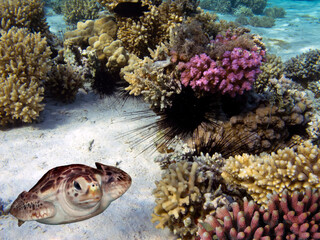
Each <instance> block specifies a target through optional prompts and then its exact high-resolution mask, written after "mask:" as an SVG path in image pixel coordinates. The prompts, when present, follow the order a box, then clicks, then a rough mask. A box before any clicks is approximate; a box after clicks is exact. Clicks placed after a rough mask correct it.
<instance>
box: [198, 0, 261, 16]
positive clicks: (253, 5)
mask: <svg viewBox="0 0 320 240" xmlns="http://www.w3.org/2000/svg"><path fill="white" fill-rule="evenodd" d="M266 6H267V0H217V1H208V0H203V1H200V7H202V8H204V9H208V10H214V11H217V12H221V13H232V12H235V11H237V10H238V9H239V8H241V7H246V8H249V9H250V10H251V11H252V12H253V13H254V14H262V13H263V10H264V9H265V7H266Z"/></svg>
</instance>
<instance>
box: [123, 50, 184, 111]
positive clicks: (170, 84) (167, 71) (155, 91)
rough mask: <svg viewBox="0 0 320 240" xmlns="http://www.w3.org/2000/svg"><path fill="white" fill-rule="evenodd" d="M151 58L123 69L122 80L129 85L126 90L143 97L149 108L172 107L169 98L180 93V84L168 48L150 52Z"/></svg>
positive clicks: (138, 61) (161, 108)
mask: <svg viewBox="0 0 320 240" xmlns="http://www.w3.org/2000/svg"><path fill="white" fill-rule="evenodd" d="M150 54H151V57H152V58H149V57H145V58H144V60H137V61H135V62H133V63H132V65H129V66H128V67H125V68H123V70H122V74H123V75H124V79H125V80H126V81H127V82H128V83H129V84H130V85H129V87H127V88H126V90H127V91H130V94H134V95H135V96H138V95H141V94H142V95H143V96H144V98H145V101H146V102H149V103H150V104H151V107H152V108H154V109H158V110H163V109H166V108H167V107H169V106H171V105H172V98H171V96H172V95H174V94H179V93H180V92H181V84H180V83H179V81H178V80H177V77H176V76H175V75H176V74H177V73H176V71H175V70H174V66H172V64H171V62H170V57H169V55H168V54H169V50H168V48H167V47H166V46H165V45H164V44H162V45H161V46H158V47H157V49H156V50H155V51H151V50H150Z"/></svg>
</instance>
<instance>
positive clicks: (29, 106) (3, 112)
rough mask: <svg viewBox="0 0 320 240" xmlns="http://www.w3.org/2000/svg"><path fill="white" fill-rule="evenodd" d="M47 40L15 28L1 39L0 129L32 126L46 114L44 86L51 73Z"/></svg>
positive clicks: (3, 33)
mask: <svg viewBox="0 0 320 240" xmlns="http://www.w3.org/2000/svg"><path fill="white" fill-rule="evenodd" d="M50 54H51V51H50V49H49V47H47V42H46V39H45V38H41V35H40V33H30V32H29V31H28V29H26V28H21V29H18V28H16V27H12V28H11V29H10V30H9V31H8V32H2V35H1V37H0V125H6V124H8V123H14V122H20V121H21V122H28V123H29V122H32V121H33V120H35V119H36V118H37V117H38V116H39V113H40V112H41V111H42V110H43V107H44V105H43V104H42V103H41V102H42V99H43V93H44V89H43V87H42V86H41V85H42V82H43V81H45V80H46V79H47V73H48V72H49V71H50V68H51V64H50Z"/></svg>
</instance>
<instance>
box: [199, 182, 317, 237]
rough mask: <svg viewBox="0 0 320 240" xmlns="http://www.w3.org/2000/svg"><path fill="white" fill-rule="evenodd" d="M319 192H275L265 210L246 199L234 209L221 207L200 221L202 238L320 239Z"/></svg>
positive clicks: (233, 207) (233, 206) (235, 204)
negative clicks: (280, 193)
mask: <svg viewBox="0 0 320 240" xmlns="http://www.w3.org/2000/svg"><path fill="white" fill-rule="evenodd" d="M319 194H320V191H319V189H313V190H311V189H310V188H307V189H306V192H305V193H302V192H298V191H295V192H294V193H293V194H292V196H291V195H290V194H288V192H284V193H283V195H282V198H280V197H279V195H277V194H275V195H273V196H272V197H271V198H270V200H269V203H268V207H267V208H266V209H264V208H262V207H259V206H258V204H256V203H255V202H254V201H248V200H247V199H246V198H245V199H244V203H243V206H240V205H239V204H238V203H233V204H232V211H230V210H228V209H226V208H225V207H222V208H218V209H217V211H216V213H215V214H214V215H208V216H207V217H206V220H205V221H204V222H202V223H200V224H199V231H198V233H199V235H200V239H201V240H212V239H218V240H222V239H239V240H240V239H247V240H253V239H276V240H284V239H290V240H291V239H292V240H294V239H300V240H307V239H320V229H319V227H320V226H319V225H320V207H319V206H320V196H319Z"/></svg>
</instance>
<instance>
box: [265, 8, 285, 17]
mask: <svg viewBox="0 0 320 240" xmlns="http://www.w3.org/2000/svg"><path fill="white" fill-rule="evenodd" d="M264 15H266V16H268V17H272V18H284V16H285V15H286V11H285V10H284V8H282V7H270V8H266V9H265V10H264Z"/></svg>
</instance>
